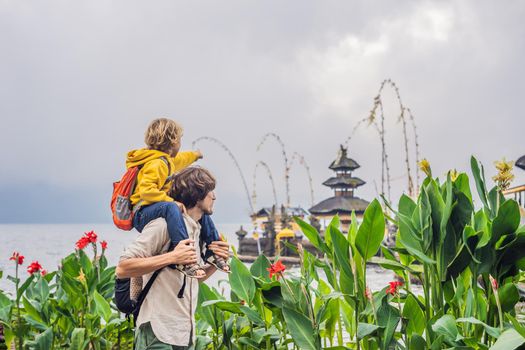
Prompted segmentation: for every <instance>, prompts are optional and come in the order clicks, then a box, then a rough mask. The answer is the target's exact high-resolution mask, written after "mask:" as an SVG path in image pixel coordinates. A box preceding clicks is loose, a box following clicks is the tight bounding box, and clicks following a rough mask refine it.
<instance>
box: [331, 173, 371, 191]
mask: <svg viewBox="0 0 525 350" xmlns="http://www.w3.org/2000/svg"><path fill="white" fill-rule="evenodd" d="M365 183H366V182H364V181H363V180H361V179H360V178H358V177H352V176H350V175H346V174H345V175H342V176H334V177H331V178H329V179H328V180H326V181H325V182H323V185H325V186H328V187H350V188H356V187H359V186H362V185H364V184H365Z"/></svg>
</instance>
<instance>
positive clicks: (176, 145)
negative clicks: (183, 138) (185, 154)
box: [169, 140, 180, 157]
mask: <svg viewBox="0 0 525 350" xmlns="http://www.w3.org/2000/svg"><path fill="white" fill-rule="evenodd" d="M179 150H180V140H179V141H176V142H174V143H173V144H172V145H171V149H170V153H169V154H170V156H172V157H175V156H176V155H177V153H179Z"/></svg>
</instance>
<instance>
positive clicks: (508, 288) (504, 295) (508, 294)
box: [493, 282, 520, 312]
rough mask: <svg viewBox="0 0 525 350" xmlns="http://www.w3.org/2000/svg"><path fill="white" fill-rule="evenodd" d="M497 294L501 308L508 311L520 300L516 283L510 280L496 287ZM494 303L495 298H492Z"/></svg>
mask: <svg viewBox="0 0 525 350" xmlns="http://www.w3.org/2000/svg"><path fill="white" fill-rule="evenodd" d="M498 296H499V300H500V302H501V310H502V311H503V312H509V311H511V310H514V306H515V305H516V303H517V302H518V301H519V300H520V293H519V291H518V288H517V287H516V285H515V284H514V283H512V282H508V283H505V284H504V285H503V286H500V287H499V289H498ZM493 303H494V305H495V300H494V302H493Z"/></svg>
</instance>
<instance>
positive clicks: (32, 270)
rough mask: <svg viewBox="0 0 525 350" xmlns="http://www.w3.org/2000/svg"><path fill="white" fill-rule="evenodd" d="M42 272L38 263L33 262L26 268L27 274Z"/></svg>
mask: <svg viewBox="0 0 525 350" xmlns="http://www.w3.org/2000/svg"><path fill="white" fill-rule="evenodd" d="M41 270H42V265H40V264H39V263H38V261H33V262H32V263H31V264H30V265H29V266H28V267H27V272H29V273H30V274H33V273H35V272H39V271H41Z"/></svg>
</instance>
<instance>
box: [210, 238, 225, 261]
mask: <svg viewBox="0 0 525 350" xmlns="http://www.w3.org/2000/svg"><path fill="white" fill-rule="evenodd" d="M208 248H209V249H211V250H212V251H213V253H214V254H217V255H218V256H220V257H221V258H224V259H228V258H229V257H230V244H229V243H228V242H224V241H213V242H211V243H210V244H209V245H208Z"/></svg>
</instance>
